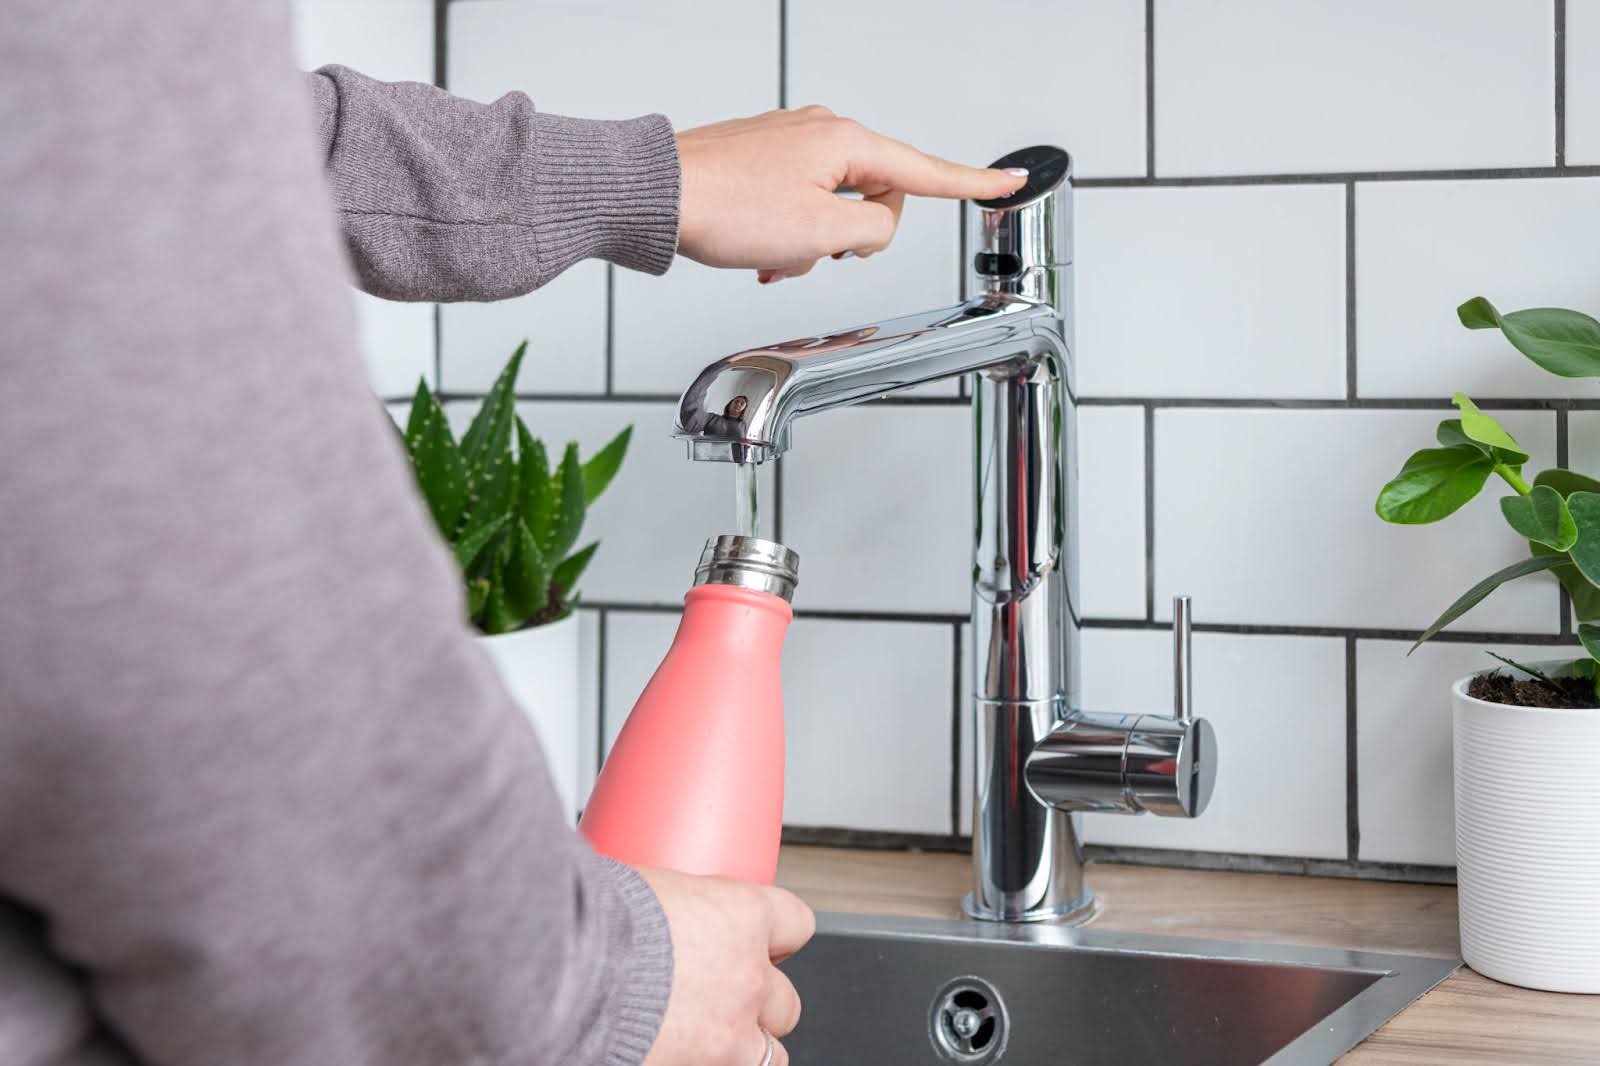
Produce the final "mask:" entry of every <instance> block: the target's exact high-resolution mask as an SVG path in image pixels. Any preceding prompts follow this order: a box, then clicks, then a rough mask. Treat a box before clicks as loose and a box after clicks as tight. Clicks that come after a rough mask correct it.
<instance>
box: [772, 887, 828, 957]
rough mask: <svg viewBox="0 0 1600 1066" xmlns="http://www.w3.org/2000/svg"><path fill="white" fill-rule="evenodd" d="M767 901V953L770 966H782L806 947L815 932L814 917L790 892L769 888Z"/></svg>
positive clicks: (803, 903) (800, 900)
mask: <svg viewBox="0 0 1600 1066" xmlns="http://www.w3.org/2000/svg"><path fill="white" fill-rule="evenodd" d="M764 895H765V896H766V900H767V916H768V925H767V952H768V955H769V957H770V958H771V959H772V961H773V962H782V961H783V960H784V959H787V958H788V957H789V956H790V955H793V954H794V953H795V952H797V951H799V950H800V949H801V948H803V947H805V946H806V941H808V940H810V939H811V935H812V934H813V933H815V932H816V931H817V916H816V915H815V914H812V913H811V908H810V907H808V906H806V904H805V902H804V901H803V900H802V899H801V898H800V897H799V896H797V895H795V894H794V893H793V892H790V891H788V890H787V889H782V888H769V889H767V890H766V892H765V893H764Z"/></svg>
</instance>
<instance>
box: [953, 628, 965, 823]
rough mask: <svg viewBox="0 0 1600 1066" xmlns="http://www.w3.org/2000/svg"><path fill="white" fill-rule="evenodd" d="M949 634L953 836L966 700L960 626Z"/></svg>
mask: <svg viewBox="0 0 1600 1066" xmlns="http://www.w3.org/2000/svg"><path fill="white" fill-rule="evenodd" d="M950 633H951V642H950V649H951V655H952V665H951V667H950V673H951V682H950V833H951V835H952V836H954V835H955V834H957V833H960V832H961V715H962V712H963V711H964V710H965V704H966V700H964V699H962V690H963V687H964V686H963V685H962V684H961V678H962V674H963V670H962V669H961V624H960V623H959V622H957V623H956V624H954V625H952V626H951V627H950Z"/></svg>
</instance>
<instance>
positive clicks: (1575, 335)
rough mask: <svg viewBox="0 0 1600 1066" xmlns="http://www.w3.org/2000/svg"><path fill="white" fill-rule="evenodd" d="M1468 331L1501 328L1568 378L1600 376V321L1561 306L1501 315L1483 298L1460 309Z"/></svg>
mask: <svg viewBox="0 0 1600 1066" xmlns="http://www.w3.org/2000/svg"><path fill="white" fill-rule="evenodd" d="M1456 316H1457V317H1458V318H1460V319H1461V324H1462V325H1463V326H1466V327H1467V328H1468V329H1494V328H1495V327H1497V326H1498V327H1499V329H1500V332H1501V333H1503V334H1505V338H1506V340H1508V341H1510V342H1511V346H1512V347H1513V348H1515V349H1516V350H1517V351H1519V352H1521V353H1522V354H1523V355H1525V356H1527V357H1528V358H1529V359H1531V360H1532V361H1533V362H1535V363H1537V364H1538V365H1539V366H1541V367H1543V368H1544V369H1546V370H1548V371H1550V373H1552V374H1558V375H1560V376H1561V377H1564V378H1591V377H1600V322H1597V321H1595V320H1594V319H1593V318H1590V317H1589V316H1588V315H1586V314H1583V313H1582V312H1579V311H1569V310H1567V309H1565V308H1561V307H1532V308H1529V309H1527V310H1525V311H1511V312H1509V313H1507V314H1503V315H1502V314H1501V313H1500V312H1499V311H1497V310H1495V306H1494V304H1492V303H1490V302H1489V301H1488V300H1486V299H1484V298H1483V297H1482V296H1474V297H1473V298H1472V299H1470V300H1468V301H1467V302H1466V303H1464V304H1462V305H1461V306H1460V307H1458V308H1456Z"/></svg>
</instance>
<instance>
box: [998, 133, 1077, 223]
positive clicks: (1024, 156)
mask: <svg viewBox="0 0 1600 1066" xmlns="http://www.w3.org/2000/svg"><path fill="white" fill-rule="evenodd" d="M989 166H990V167H991V168H993V169H996V170H1004V169H1006V168H1007V167H1027V168H1028V180H1027V181H1026V182H1025V183H1023V186H1022V188H1020V189H1018V190H1017V191H1016V192H1014V193H1012V194H1011V195H1010V196H1002V197H1000V198H999V199H997V200H975V201H973V202H974V203H976V204H977V205H978V206H979V207H983V208H987V209H989V210H991V211H993V210H996V209H999V208H1006V207H1020V206H1022V205H1023V204H1026V203H1032V202H1033V201H1034V200H1037V199H1038V198H1039V197H1041V196H1043V195H1045V194H1046V193H1048V192H1050V191H1051V190H1053V189H1055V188H1056V186H1058V185H1060V184H1061V182H1062V181H1064V180H1065V179H1066V176H1067V174H1068V172H1069V171H1071V169H1072V157H1071V156H1070V155H1068V154H1067V152H1066V150H1065V149H1063V148H1057V147H1056V146H1055V145H1053V144H1036V145H1034V146H1033V147H1032V148H1019V149H1017V150H1016V151H1015V152H1008V153H1007V154H1005V155H1003V156H1001V157H1000V158H999V159H996V160H995V161H994V162H993V163H990V164H989Z"/></svg>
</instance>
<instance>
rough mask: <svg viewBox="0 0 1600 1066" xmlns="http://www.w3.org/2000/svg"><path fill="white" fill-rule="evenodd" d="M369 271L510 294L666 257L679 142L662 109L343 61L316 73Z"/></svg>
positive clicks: (658, 268) (401, 280)
mask: <svg viewBox="0 0 1600 1066" xmlns="http://www.w3.org/2000/svg"><path fill="white" fill-rule="evenodd" d="M306 77H307V79H308V80H309V83H310V88H311V97H312V102H313V105H314V108H315V119H316V125H317V135H318V142H319V145H320V148H321V150H322V154H323V158H324V161H325V168H326V172H327V177H328V182H329V185H330V187H331V189H332V191H333V197H334V203H335V207H336V208H337V210H338V213H339V222H340V227H341V229H342V232H343V235H344V239H345V243H346V245H347V247H348V248H349V250H350V256H351V260H352V262H353V264H354V266H355V273H356V277H357V280H358V282H359V284H360V286H361V287H362V288H363V289H365V290H366V291H368V292H370V293H372V294H374V295H376V296H382V297H385V298H388V299H393V300H444V301H449V300H499V299H504V298H506V297H509V296H516V295H520V294H522V293H525V292H528V291H529V290H531V289H536V288H538V287H539V286H541V285H543V284H544V283H545V282H547V281H549V280H550V279H551V278H553V277H555V276H556V275H557V274H559V273H561V272H562V271H563V270H565V269H566V268H567V267H569V266H571V265H572V264H573V263H576V262H577V261H578V260H580V259H589V258H600V259H606V260H609V261H611V262H613V263H615V264H617V265H618V266H622V267H628V268H630V269H633V270H642V271H645V272H646V273H650V274H662V273H665V271H666V269H667V267H668V266H670V265H671V263H672V257H673V254H674V252H675V251H676V248H677V240H678V190H679V169H678V148H677V140H676V138H675V137H674V135H673V131H672V126H671V124H670V123H669V122H668V121H667V120H666V118H664V117H663V116H661V115H646V116H644V117H642V118H634V119H627V120H624V121H620V122H602V121H594V120H589V119H576V118H566V117H563V116H560V115H551V114H545V113H543V112H539V111H536V110H534V106H533V103H532V101H530V100H529V99H528V97H527V96H525V95H524V94H522V93H515V92H514V93H507V94H506V95H505V96H502V97H501V98H500V99H499V100H497V101H495V102H494V103H492V104H480V103H476V102H474V101H472V100H466V99H463V98H461V97H457V96H452V95H450V94H449V93H447V92H445V91H443V90H441V89H437V88H435V87H433V86H431V85H422V84H418V83H416V82H380V81H375V80H373V79H371V78H368V77H366V76H364V75H362V74H358V73H356V72H355V71H353V70H350V69H348V68H346V67H340V66H329V67H323V68H322V69H321V70H318V71H316V72H314V73H312V74H308V75H306Z"/></svg>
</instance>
